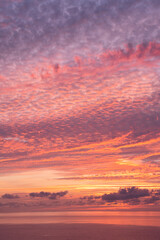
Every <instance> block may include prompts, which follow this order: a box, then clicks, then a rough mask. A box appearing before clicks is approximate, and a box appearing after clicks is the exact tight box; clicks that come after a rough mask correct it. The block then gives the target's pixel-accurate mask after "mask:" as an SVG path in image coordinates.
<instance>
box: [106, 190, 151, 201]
mask: <svg viewBox="0 0 160 240" xmlns="http://www.w3.org/2000/svg"><path fill="white" fill-rule="evenodd" d="M146 196H150V192H149V190H148V189H139V188H137V187H130V188H122V189H119V191H118V193H109V194H104V195H102V200H104V201H107V202H114V201H118V200H128V199H134V198H140V197H146Z"/></svg>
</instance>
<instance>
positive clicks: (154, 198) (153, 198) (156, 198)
mask: <svg viewBox="0 0 160 240" xmlns="http://www.w3.org/2000/svg"><path fill="white" fill-rule="evenodd" d="M159 200H160V197H159V196H152V197H150V198H147V199H145V200H144V203H145V204H151V203H155V202H157V201H159Z"/></svg>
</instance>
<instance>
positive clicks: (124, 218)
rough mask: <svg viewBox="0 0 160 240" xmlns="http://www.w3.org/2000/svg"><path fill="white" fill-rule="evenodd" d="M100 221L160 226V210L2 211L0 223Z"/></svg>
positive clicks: (103, 222) (104, 222)
mask: <svg viewBox="0 0 160 240" xmlns="http://www.w3.org/2000/svg"><path fill="white" fill-rule="evenodd" d="M42 223H43V224H47V223H99V224H119V225H137V226H160V212H122V211H114V212H105V211H103V212H100V211H98V212H97V211H92V212H91V211H86V212H27V213H0V224H42Z"/></svg>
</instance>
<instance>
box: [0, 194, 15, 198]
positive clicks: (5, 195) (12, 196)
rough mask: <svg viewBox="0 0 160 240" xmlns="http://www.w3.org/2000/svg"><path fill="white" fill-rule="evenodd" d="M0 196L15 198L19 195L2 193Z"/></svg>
mask: <svg viewBox="0 0 160 240" xmlns="http://www.w3.org/2000/svg"><path fill="white" fill-rule="evenodd" d="M1 198H3V199H15V198H19V196H18V195H14V194H9V193H6V194H4V195H2V196H1Z"/></svg>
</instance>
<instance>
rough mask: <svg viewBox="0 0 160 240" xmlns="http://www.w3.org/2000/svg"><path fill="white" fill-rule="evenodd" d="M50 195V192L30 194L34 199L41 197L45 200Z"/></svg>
mask: <svg viewBox="0 0 160 240" xmlns="http://www.w3.org/2000/svg"><path fill="white" fill-rule="evenodd" d="M49 195H51V193H50V192H43V191H42V192H39V193H37V192H32V193H30V194H29V196H30V197H33V198H35V197H41V198H43V197H48V196H49Z"/></svg>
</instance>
